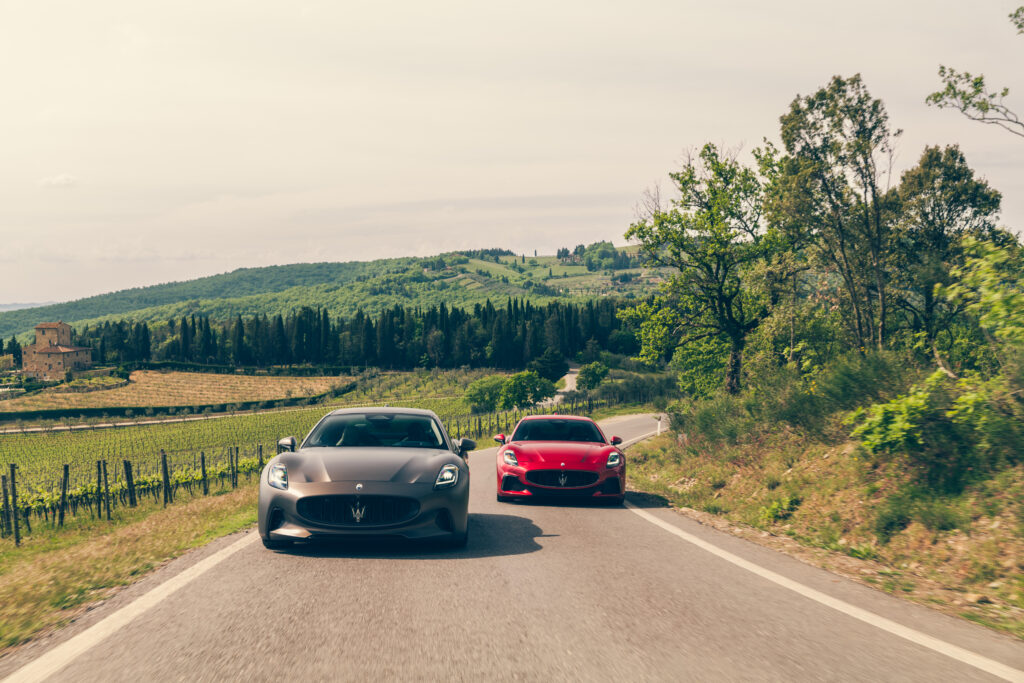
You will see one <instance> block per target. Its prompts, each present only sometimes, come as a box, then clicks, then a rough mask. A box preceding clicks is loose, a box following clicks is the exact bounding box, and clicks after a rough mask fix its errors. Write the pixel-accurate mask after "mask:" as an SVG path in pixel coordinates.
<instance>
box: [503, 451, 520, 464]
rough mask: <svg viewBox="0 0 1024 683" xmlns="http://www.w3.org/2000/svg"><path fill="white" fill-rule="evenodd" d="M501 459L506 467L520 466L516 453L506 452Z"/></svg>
mask: <svg viewBox="0 0 1024 683" xmlns="http://www.w3.org/2000/svg"><path fill="white" fill-rule="evenodd" d="M501 459H502V460H504V461H505V464H506V465H513V466H516V465H518V464H519V461H518V460H516V453H515V451H505V452H504V453H502V454H501Z"/></svg>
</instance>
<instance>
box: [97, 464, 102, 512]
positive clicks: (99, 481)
mask: <svg viewBox="0 0 1024 683" xmlns="http://www.w3.org/2000/svg"><path fill="white" fill-rule="evenodd" d="M102 517H103V461H102V460H97V461H96V519H100V518H102Z"/></svg>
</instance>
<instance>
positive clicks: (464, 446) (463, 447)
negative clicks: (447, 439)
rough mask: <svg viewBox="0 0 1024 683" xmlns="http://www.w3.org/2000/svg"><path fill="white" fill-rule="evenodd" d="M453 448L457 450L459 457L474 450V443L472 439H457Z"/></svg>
mask: <svg viewBox="0 0 1024 683" xmlns="http://www.w3.org/2000/svg"><path fill="white" fill-rule="evenodd" d="M455 447H456V448H458V449H459V455H466V454H467V453H469V452H470V451H471V450H473V449H475V448H476V441H473V439H459V440H458V441H456V442H455Z"/></svg>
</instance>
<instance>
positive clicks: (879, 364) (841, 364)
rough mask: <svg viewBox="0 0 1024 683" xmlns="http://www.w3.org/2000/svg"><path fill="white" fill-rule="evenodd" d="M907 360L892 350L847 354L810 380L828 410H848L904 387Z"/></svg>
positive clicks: (885, 396) (884, 396) (901, 389)
mask: <svg viewBox="0 0 1024 683" xmlns="http://www.w3.org/2000/svg"><path fill="white" fill-rule="evenodd" d="M906 366H907V363H906V361H905V360H903V359H902V358H900V357H899V356H898V355H897V354H896V353H893V352H892V351H868V352H866V353H850V354H847V355H846V356H843V357H841V358H839V359H837V360H836V361H835V362H834V363H832V364H830V365H829V366H828V367H827V368H825V369H824V370H823V371H822V373H821V374H820V375H819V376H818V377H817V378H815V380H814V393H815V395H817V396H820V397H821V399H822V400H823V401H825V402H826V403H827V404H828V407H829V408H830V409H832V410H849V409H851V408H856V407H858V406H860V405H863V404H864V403H866V402H867V401H873V400H878V399H883V398H889V397H891V396H894V395H896V394H897V393H898V392H900V391H903V390H904V389H905V388H906V384H907V380H906V373H907V367H906Z"/></svg>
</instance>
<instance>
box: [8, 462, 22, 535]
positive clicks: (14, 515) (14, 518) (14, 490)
mask: <svg viewBox="0 0 1024 683" xmlns="http://www.w3.org/2000/svg"><path fill="white" fill-rule="evenodd" d="M17 470H18V466H17V465H15V464H14V463H13V462H12V463H11V507H10V511H11V522H12V523H13V525H12V526H13V528H14V545H15V546H19V545H21V531H20V530H19V529H18V485H17V476H16V474H15V472H17Z"/></svg>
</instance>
